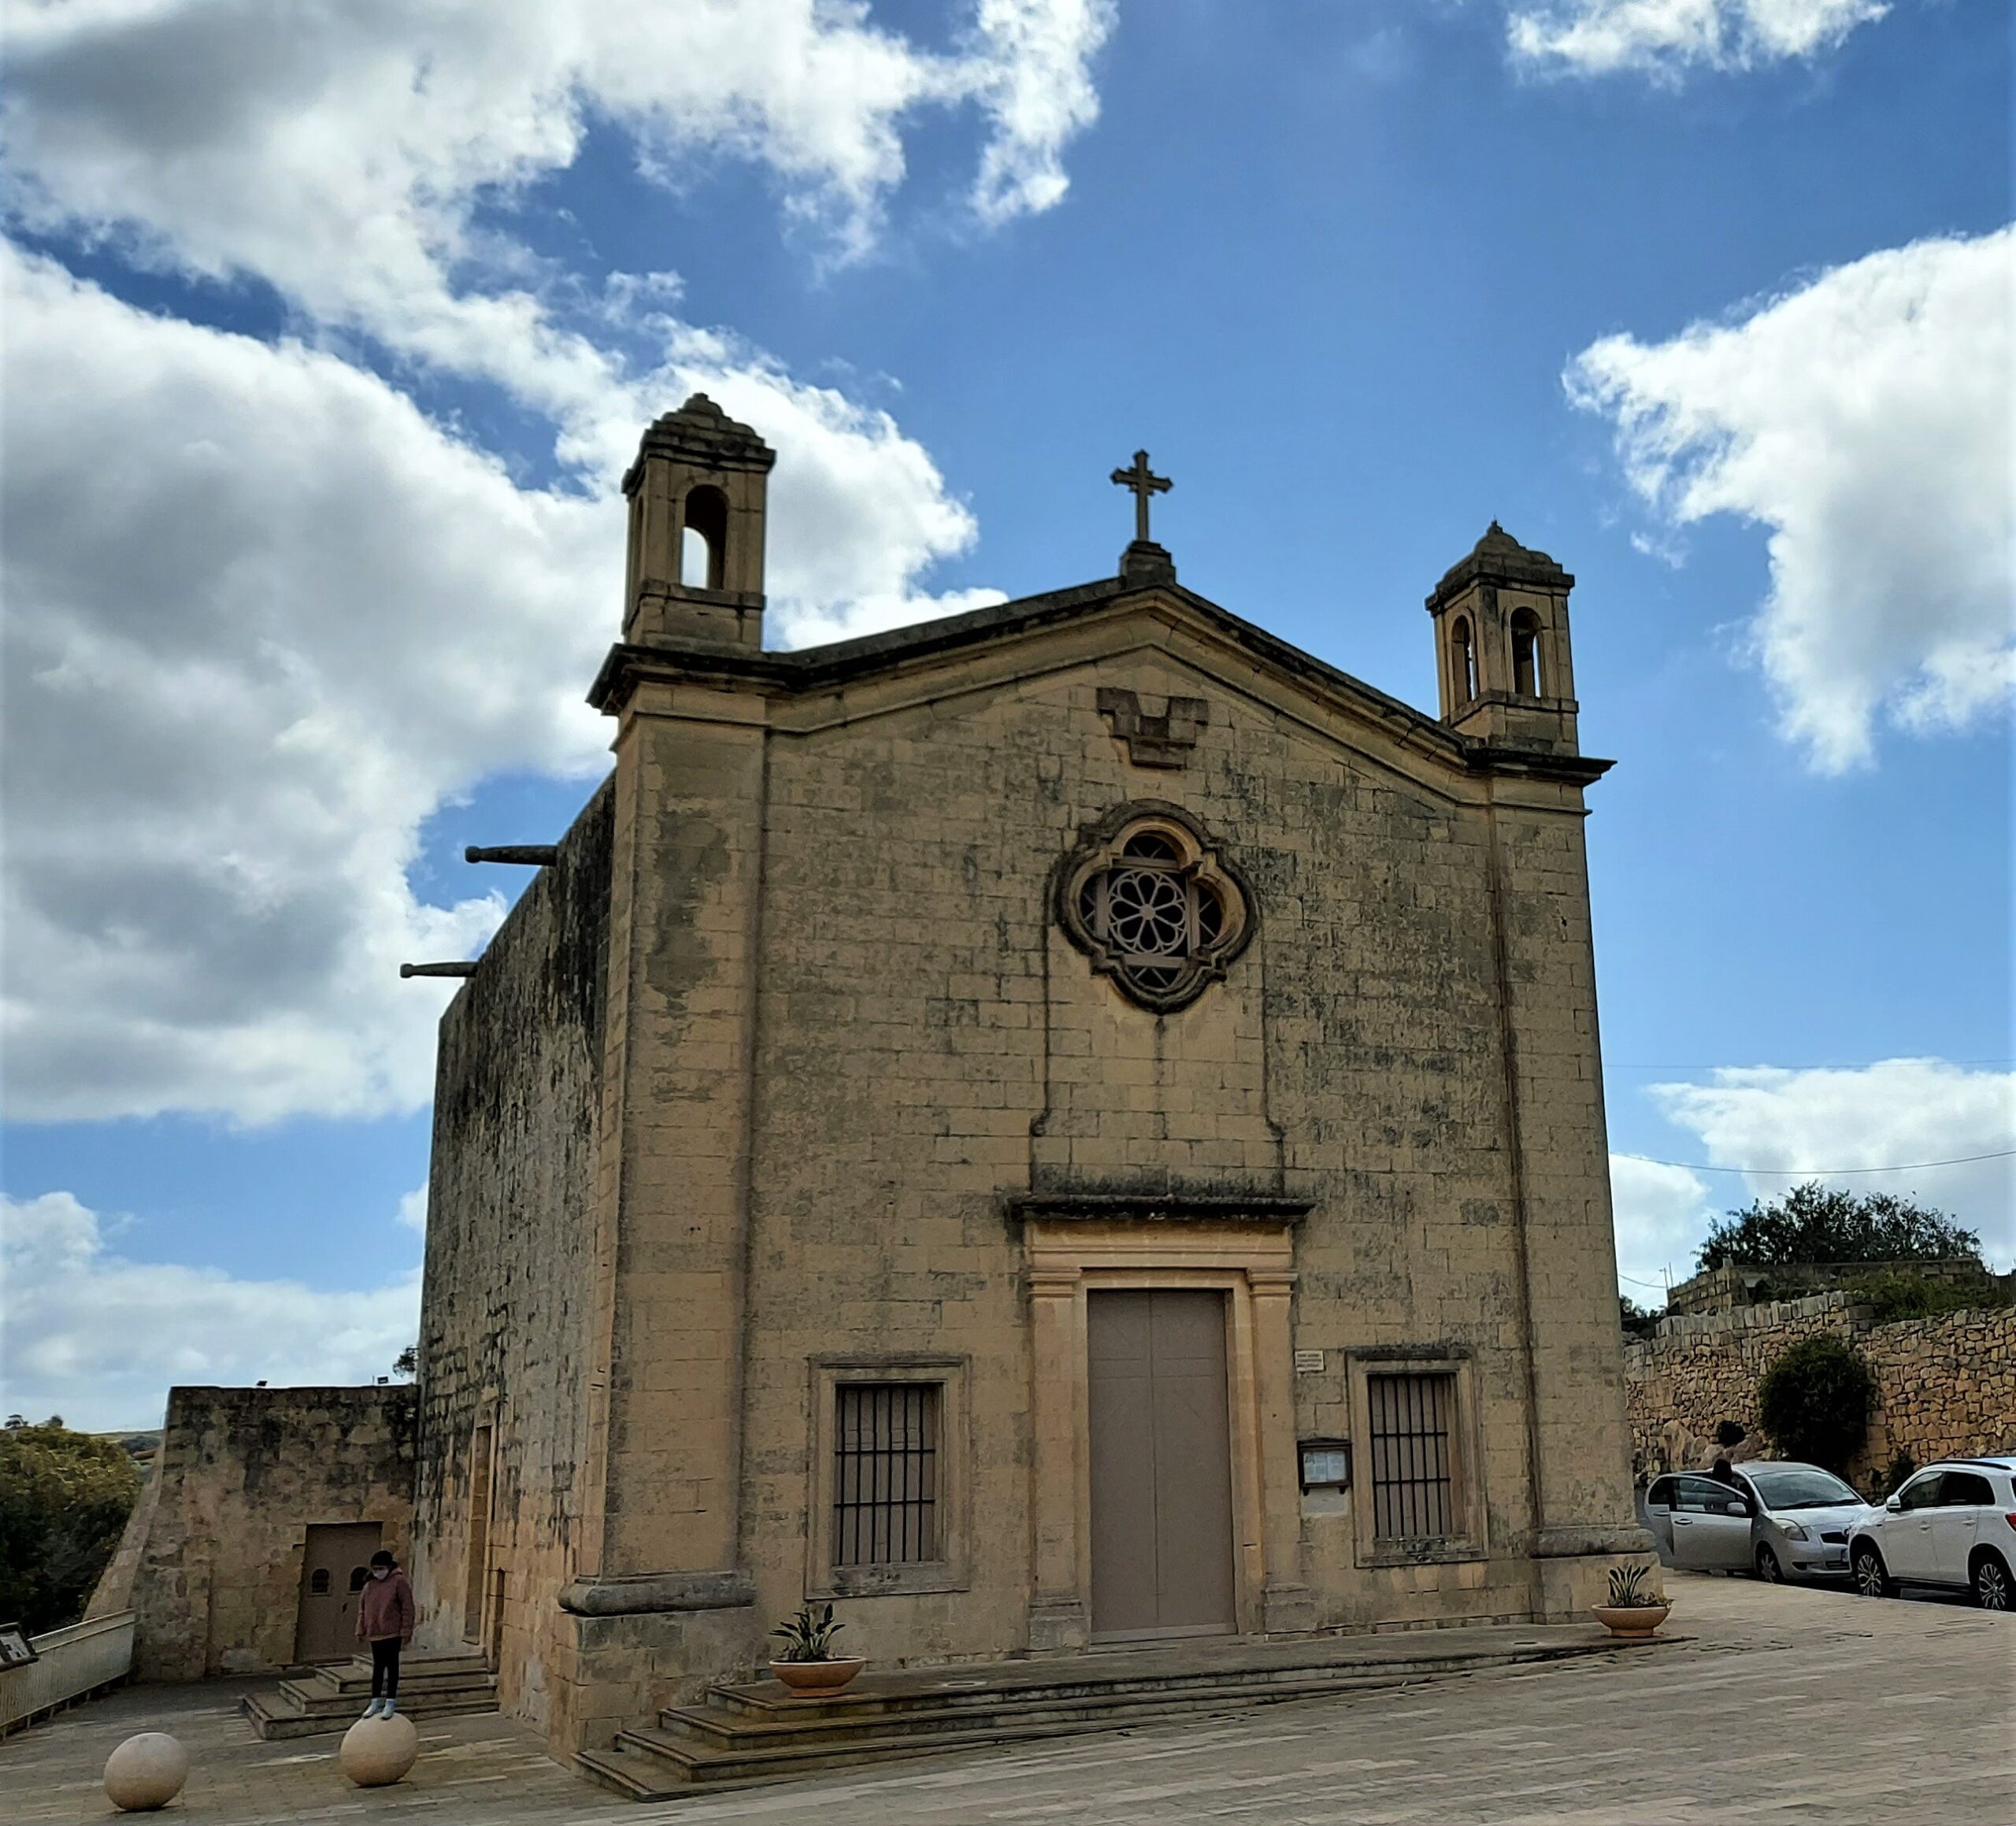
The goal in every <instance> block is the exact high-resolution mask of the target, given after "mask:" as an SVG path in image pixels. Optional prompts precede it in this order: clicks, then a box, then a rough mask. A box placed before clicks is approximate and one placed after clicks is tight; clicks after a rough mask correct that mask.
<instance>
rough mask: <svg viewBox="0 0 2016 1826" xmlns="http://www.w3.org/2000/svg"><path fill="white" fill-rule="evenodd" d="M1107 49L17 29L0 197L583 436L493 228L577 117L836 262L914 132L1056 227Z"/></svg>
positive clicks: (809, 35) (868, 238) (58, 18)
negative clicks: (948, 132)
mask: <svg viewBox="0 0 2016 1826" xmlns="http://www.w3.org/2000/svg"><path fill="white" fill-rule="evenodd" d="M1111 27H1112V9H1111V6H1110V4H1106V3H1104V0H980V5H979V8H978V12H977V14H976V17H975V19H974V20H973V24H972V28H971V29H970V30H969V31H967V32H966V33H965V35H964V36H963V37H962V39H960V41H959V43H958V46H957V47H956V48H955V49H954V50H949V51H946V52H943V53H936V52H931V51H927V50H922V49H920V48H919V47H918V46H916V45H915V44H913V43H911V42H910V40H909V39H906V38H904V37H902V35H899V34H896V33H894V32H891V31H887V30H885V29H883V28H879V27H877V26H876V25H875V24H873V23H872V22H871V21H870V20H869V17H868V15H867V9H866V8H865V6H858V5H850V4H846V3H844V0H842V3H837V4H836V3H833V0H745V3H743V4H739V5H736V6H722V5H721V4H719V3H718V0H665V3H663V4H660V5H657V6H606V5H598V4H596V3H595V0H494V3H492V4H489V5H486V6H480V7H476V8H471V7H469V6H466V5H463V4H461V3H459V0H333V3H332V4H330V5H328V6H318V7H316V8H313V9H309V10H308V11H306V12H305V13H304V12H303V10H302V9H301V8H299V7H298V6H287V5H286V4H284V0H141V3H139V4H135V0H70V3H68V4H64V5H60V6H59V5H53V4H46V5H42V6H32V5H31V6H28V7H27V8H24V9H17V17H15V18H14V19H13V21H12V22H11V30H10V44H9V51H10V55H9V84H8V91H9V92H8V96H7V98H6V113H5V117H4V118H5V123H6V137H7V146H8V151H9V155H10V158H11V161H12V169H13V174H14V175H13V202H14V204H15V206H16V208H17V209H19V210H20V211H22V212H23V213H25V214H26V215H27V216H28V218H29V219H30V220H33V221H35V222H36V223H37V224H40V225H42V226H44V227H46V228H55V229H61V228H83V229H86V230H87V231H95V232H104V231H116V232H117V233H118V234H119V235H121V236H122V237H124V239H126V240H128V242H130V243H131V244H132V246H134V248H135V249H136V250H138V251H139V252H140V253H141V254H143V255H145V256H146V257H152V258H154V259H156V260H158V261H163V262H165V263H169V264H172V265H177V266H180V267H186V268H188V269H193V270H195V271H197V272H204V273H208V274H212V275H216V276H228V275H232V274H238V273H250V274H254V275H256V276H258V277H259V278H261V279H262V280H265V281H266V282H267V283H270V284H272V285H273V286H274V287H276V288H278V290H280V291H281V292H282V293H284V294H285V295H286V296H287V297H288V298H290V299H291V300H292V301H294V302H295V303H296V304H297V305H298V306H300V307H301V308H302V309H305V310H306V311H308V312H309V313H312V314H313V316H315V317H317V318H318V319H320V320H323V321H325V322H332V323H334V322H341V323H345V324H354V325H357V326H358V327H361V328H364V329H365V330H367V331H369V332H370V333H371V334H372V335H376V336H381V337H383V338H384V339H386V340H387V342H388V343H391V345H392V346H395V347H397V348H398V349H399V350H401V351H402V352H403V353H405V354H409V355H412V356H414V357H419V358H421V359H424V360H426V361H430V362H432V363H435V364H436V365H441V366H443V367H447V368H450V369H454V370H456V371H458V372H476V373H486V374H491V373H501V374H502V375H504V376H507V377H508V379H509V381H510V384H511V385H512V386H513V388H514V390H515V391H517V393H518V394H519V395H520V397H521V398H524V399H526V400H528V402H533V403H535V404H537V405H538V406H539V407H540V408H541V409H544V410H547V411H550V412H553V413H558V414H560V415H561V416H563V417H566V418H568V419H569V420H588V421H590V424H589V425H588V428H587V435H588V436H589V437H590V438H591V439H592V437H593V435H594V432H595V430H596V429H597V428H606V427H604V426H603V425H602V421H603V420H605V419H606V411H598V406H606V401H604V400H603V399H602V395H603V394H605V393H606V389H607V384H608V382H609V380H610V372H611V364H610V361H609V360H608V358H607V357H606V355H605V354H603V353H602V351H600V350H598V349H597V348H596V347H595V346H594V345H593V344H591V343H590V342H588V341H587V340H585V339H583V338H582V337H581V336H580V335H577V334H573V333H569V331H565V330H564V329H563V328H560V327H558V324H556V322H555V320H554V312H553V311H552V309H550V301H549V300H548V299H547V298H546V297H544V296H543V295H542V292H543V286H542V283H541V282H542V280H544V279H547V278H550V277H551V276H550V275H547V274H543V273H542V272H541V271H540V269H539V266H538V263H537V262H535V261H532V259H531V257H530V256H529V255H528V254H526V252H525V250H524V248H523V247H522V246H520V245H519V244H517V243H514V242H513V241H511V240H510V239H509V238H508V234H506V235H505V236H504V238H502V239H500V236H499V231H498V229H497V228H496V227H495V222H496V220H498V219H499V217H501V218H502V219H503V220H506V221H507V222H508V219H509V215H510V207H511V206H512V205H513V203H514V202H517V200H519V199H521V198H522V197H523V196H524V194H525V192H526V191H527V190H528V187H530V186H531V185H532V184H533V183H535V181H537V180H540V179H542V178H546V177H548V176H552V175H553V174H555V173H558V172H564V171H565V169H567V168H568V167H569V166H570V165H572V164H573V161H574V160H575V158H576V156H577V155H578V154H579V151H580V146H581V143H582V141H583V137H584V133H585V131H586V129H587V124H588V122H589V121H590V120H591V119H595V120H602V121H606V122H607V123H609V124H611V125H613V127H615V128H617V129H618V130H619V131H621V132H623V133H624V135H626V136H627V139H628V143H629V145H630V146H631V148H632V152H633V154H634V157H635V158H636V161H637V163H638V165H639V167H640V168H641V169H643V170H644V171H645V172H647V173H648V174H652V175H655V176H660V177H662V178H665V179H666V180H677V179H679V178H680V176H683V175H684V173H685V172H687V171H688V170H690V169H691V167H692V165H693V164H694V162H695V161H696V160H698V159H701V158H720V157H731V158H739V159H743V160H747V161H752V162H754V163H755V164H756V165H758V166H760V167H761V168H762V169H765V170H766V171H767V172H769V174H770V175H771V176H772V178H773V181H774V183H775V184H776V187H777V189H778V191H779V193H780V200H781V201H782V202H783V204H784V206H785V208H786V209H787V210H788V211H790V212H791V213H792V214H793V215H794V216H795V217H799V218H800V219H802V220H806V221H807V222H809V223H811V224H815V225H816V226H817V228H818V230H819V231H820V232H821V234H822V235H825V237H827V238H828V239H829V241H830V243H831V244H832V246H833V247H834V248H835V249H836V250H838V251H839V253H840V254H843V255H846V254H858V253H860V252H862V251H863V250H865V249H866V248H867V247H868V246H869V245H871V244H872V243H873V240H874V239H875V237H876V231H877V228H878V227H879V224H880V219H881V215H882V212H883V209H884V205H885V203H886V201H887V199H888V197H889V196H890V195H891V193H892V192H893V191H895V189H896V188H897V187H898V186H899V184H900V183H901V182H902V179H903V176H904V173H905V156H904V146H903V138H902V135H903V130H904V128H905V127H906V124H909V123H910V122H911V121H912V120H913V118H914V117H916V116H917V113H918V111H919V110H921V109H925V108H935V109H945V108H948V107H962V106H975V107H977V108H978V109H979V110H980V113H981V114H982V115H983V117H984V119H985V120H986V122H987V123H988V131H987V138H986V139H985V141H984V146H983V149H982V152H981V157H980V169H979V172H978V175H977V176H976V180H975V183H974V187H973V203H974V206H975V208H976V210H977V211H978V213H979V214H980V217H982V218H983V219H984V220H988V221H989V222H1000V221H1003V220H1007V219H1009V218H1010V217H1015V216H1017V215H1021V214H1025V213H1031V212H1035V211H1039V210H1042V209H1047V208H1050V207H1051V206H1053V205H1054V204H1055V203H1056V202H1058V200H1059V199H1060V198H1062V195H1063V194H1064V191H1065V178H1064V175H1063V171H1062V164H1061V158H1062V152H1063V150H1064V148H1065V146H1066V145H1067V144H1068V143H1069V141H1070V140H1071V139H1073V137H1074V136H1075V135H1077V134H1078V133H1079V132H1080V131H1083V130H1084V128H1086V127H1087V126H1088V125H1089V124H1091V121H1092V120H1093V119H1094V118H1095V116H1096V114H1097V112H1098V104H1097V97H1096V94H1095V91H1094V89H1093V87H1092V83H1091V75H1090V68H1091V60H1092V59H1093V57H1095V54H1096V53H1097V52H1098V50H1099V47H1100V46H1101V45H1102V43H1103V42H1104V40H1105V39H1106V35H1107V34H1108V33H1109V32H1110V30H1111ZM484 205H489V206H491V214H490V215H489V216H488V217H486V220H487V222H488V223H489V224H490V225H489V226H487V227H486V228H479V227H478V226H477V224H476V214H477V212H478V209H479V208H480V206H484ZM604 454H606V453H604Z"/></svg>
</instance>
